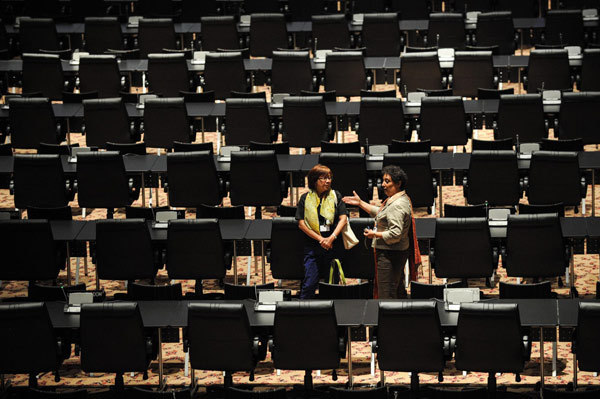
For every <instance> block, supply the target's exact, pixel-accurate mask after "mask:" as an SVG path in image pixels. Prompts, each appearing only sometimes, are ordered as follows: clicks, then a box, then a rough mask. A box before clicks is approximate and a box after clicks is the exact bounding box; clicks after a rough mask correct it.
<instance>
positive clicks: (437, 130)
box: [419, 96, 469, 146]
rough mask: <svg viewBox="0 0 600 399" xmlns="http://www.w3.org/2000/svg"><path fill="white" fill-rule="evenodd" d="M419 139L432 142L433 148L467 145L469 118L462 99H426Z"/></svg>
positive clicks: (422, 111)
mask: <svg viewBox="0 0 600 399" xmlns="http://www.w3.org/2000/svg"><path fill="white" fill-rule="evenodd" d="M419 138H420V139H425V140H427V139H429V140H431V145H433V146H436V145H437V146H451V145H465V144H467V141H468V139H469V137H468V133H467V116H466V114H465V108H464V105H463V101H462V98H460V97H454V96H452V97H424V98H423V99H422V100H421V134H420V135H419Z"/></svg>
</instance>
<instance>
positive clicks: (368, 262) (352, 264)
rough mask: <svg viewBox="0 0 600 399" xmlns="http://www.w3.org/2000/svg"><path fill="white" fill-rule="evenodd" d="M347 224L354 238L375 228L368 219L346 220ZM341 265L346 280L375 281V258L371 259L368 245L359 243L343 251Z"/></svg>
mask: <svg viewBox="0 0 600 399" xmlns="http://www.w3.org/2000/svg"><path fill="white" fill-rule="evenodd" d="M348 222H349V223H350V228H351V229H352V231H353V232H354V234H355V235H356V237H362V236H361V234H362V233H363V232H364V231H365V228H367V227H368V228H373V227H374V226H375V222H374V220H373V219H372V218H370V217H369V218H362V217H359V218H348ZM342 263H343V267H344V274H345V276H346V277H347V278H359V279H363V280H369V281H371V280H374V279H375V269H376V267H375V258H374V257H373V249H372V248H371V247H370V245H369V246H367V245H364V243H363V242H361V243H359V244H358V245H356V246H354V247H353V248H352V249H349V250H347V251H345V253H344V258H343V259H342ZM371 295H372V290H371ZM369 298H370V296H369Z"/></svg>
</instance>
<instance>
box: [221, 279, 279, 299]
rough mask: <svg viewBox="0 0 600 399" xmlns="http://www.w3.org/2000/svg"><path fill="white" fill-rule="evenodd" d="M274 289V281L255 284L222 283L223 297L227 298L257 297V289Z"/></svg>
mask: <svg viewBox="0 0 600 399" xmlns="http://www.w3.org/2000/svg"><path fill="white" fill-rule="evenodd" d="M274 289H275V283H267V284H256V285H235V284H230V283H224V285H223V290H224V292H225V299H228V300H241V299H258V291H260V290H274Z"/></svg>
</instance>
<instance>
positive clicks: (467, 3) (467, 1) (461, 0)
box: [453, 0, 493, 14]
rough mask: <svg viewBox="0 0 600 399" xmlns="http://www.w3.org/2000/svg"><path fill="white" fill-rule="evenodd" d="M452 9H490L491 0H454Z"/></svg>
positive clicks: (465, 10) (485, 10)
mask: <svg viewBox="0 0 600 399" xmlns="http://www.w3.org/2000/svg"><path fill="white" fill-rule="evenodd" d="M453 3H454V4H453V10H454V11H455V12H462V13H465V14H466V13H467V12H469V11H481V12H487V11H492V9H493V2H492V1H491V0H454V2H453Z"/></svg>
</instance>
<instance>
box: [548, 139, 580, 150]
mask: <svg viewBox="0 0 600 399" xmlns="http://www.w3.org/2000/svg"><path fill="white" fill-rule="evenodd" d="M583 150H584V149H583V139H582V138H575V139H565V140H560V139H558V140H553V139H546V138H543V139H542V140H541V141H540V151H576V152H579V151H583Z"/></svg>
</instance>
